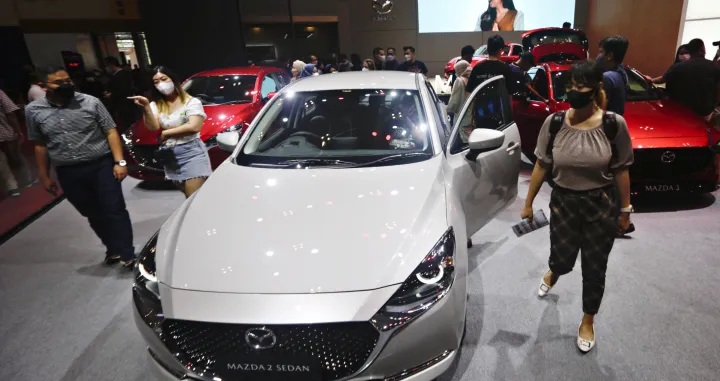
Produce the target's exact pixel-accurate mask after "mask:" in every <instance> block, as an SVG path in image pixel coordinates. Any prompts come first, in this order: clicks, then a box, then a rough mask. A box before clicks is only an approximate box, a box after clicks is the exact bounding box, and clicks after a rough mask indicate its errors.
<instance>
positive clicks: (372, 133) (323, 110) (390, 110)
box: [236, 89, 432, 168]
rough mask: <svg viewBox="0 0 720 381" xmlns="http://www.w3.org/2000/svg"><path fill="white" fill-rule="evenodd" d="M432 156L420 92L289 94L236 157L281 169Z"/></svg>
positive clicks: (249, 163) (383, 162)
mask: <svg viewBox="0 0 720 381" xmlns="http://www.w3.org/2000/svg"><path fill="white" fill-rule="evenodd" d="M431 156H432V145H431V135H430V129H429V128H428V124H427V119H426V118H425V112H424V109H423V104H422V102H421V100H420V94H419V92H418V91H407V90H389V89H377V90H328V91H316V92H288V93H284V94H282V96H279V97H277V98H275V99H273V101H272V104H271V105H270V106H269V108H268V109H267V110H266V111H265V112H264V114H263V115H262V116H261V117H260V119H259V120H258V122H257V125H256V126H255V128H253V130H252V132H251V135H250V137H249V139H248V140H247V143H246V144H245V146H244V147H243V149H242V150H241V151H240V154H239V155H238V157H237V158H236V163H237V164H240V165H246V166H269V167H280V168H306V167H318V166H324V167H346V166H379V165H394V164H405V163H408V162H415V161H421V160H426V159H428V158H429V157H431Z"/></svg>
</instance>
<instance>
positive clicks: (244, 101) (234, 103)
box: [210, 99, 250, 106]
mask: <svg viewBox="0 0 720 381" xmlns="http://www.w3.org/2000/svg"><path fill="white" fill-rule="evenodd" d="M240 103H250V101H248V100H243V99H236V100H234V101H230V102H225V103H213V104H211V105H210V106H225V105H236V104H240Z"/></svg>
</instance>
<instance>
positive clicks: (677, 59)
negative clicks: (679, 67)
mask: <svg viewBox="0 0 720 381" xmlns="http://www.w3.org/2000/svg"><path fill="white" fill-rule="evenodd" d="M683 52H685V53H684V54H690V52H688V49H687V45H680V47H679V48H678V50H677V53H675V63H678V62H680V54H681V53H683Z"/></svg>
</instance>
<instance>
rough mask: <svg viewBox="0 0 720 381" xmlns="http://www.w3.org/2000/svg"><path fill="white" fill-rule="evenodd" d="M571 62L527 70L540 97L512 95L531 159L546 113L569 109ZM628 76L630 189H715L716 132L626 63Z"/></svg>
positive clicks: (547, 114) (717, 135)
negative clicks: (631, 153) (567, 91)
mask: <svg viewBox="0 0 720 381" xmlns="http://www.w3.org/2000/svg"><path fill="white" fill-rule="evenodd" d="M571 66H572V62H562V63H554V62H549V63H544V64H542V65H540V66H539V67H536V68H533V69H532V70H530V71H529V72H528V74H529V75H530V77H531V78H532V85H533V87H534V88H535V90H536V91H537V92H538V94H540V95H541V96H542V98H544V99H540V98H539V97H538V96H537V95H535V94H531V96H530V98H529V99H520V97H519V96H515V97H514V98H515V99H514V100H513V116H514V118H515V122H516V123H517V126H518V128H519V130H520V134H521V137H522V150H523V153H525V155H526V156H527V157H528V158H530V159H531V160H533V161H534V160H535V155H534V154H533V153H534V151H535V145H536V143H537V138H538V134H539V132H540V128H541V127H542V124H543V122H544V121H545V119H546V118H547V117H548V116H549V115H550V114H551V113H554V112H556V111H561V110H567V109H569V108H570V105H569V104H568V103H567V102H566V94H565V84H566V82H567V80H568V70H569V69H570V67H571ZM626 71H627V73H628V77H629V79H630V83H629V85H630V90H629V93H628V102H627V103H626V105H625V115H624V117H625V120H626V121H627V124H628V128H629V132H630V136H631V139H632V143H633V149H634V153H635V163H634V164H633V166H632V167H631V168H630V178H631V181H632V191H633V193H680V192H700V193H704V192H713V191H715V190H716V189H717V183H718V181H717V174H716V170H717V169H716V153H715V152H714V149H717V147H718V143H719V141H720V133H719V132H718V131H717V130H715V129H714V128H712V127H710V125H709V124H708V123H706V122H705V120H704V119H703V118H701V117H700V116H698V115H696V114H695V113H694V112H692V111H690V110H689V109H688V108H687V107H685V106H683V105H681V104H679V103H676V102H673V101H671V100H667V99H664V97H663V95H662V93H661V91H660V90H659V89H657V88H655V86H653V85H652V84H651V83H650V82H648V81H647V80H646V79H645V77H644V76H643V75H642V74H641V73H639V72H638V71H637V70H634V69H632V68H630V67H626Z"/></svg>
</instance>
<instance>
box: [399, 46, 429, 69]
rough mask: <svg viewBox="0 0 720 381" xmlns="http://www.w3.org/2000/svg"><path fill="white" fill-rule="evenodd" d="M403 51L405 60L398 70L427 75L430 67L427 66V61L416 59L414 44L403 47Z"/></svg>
mask: <svg viewBox="0 0 720 381" xmlns="http://www.w3.org/2000/svg"><path fill="white" fill-rule="evenodd" d="M403 51H405V62H403V63H402V64H400V66H398V68H397V70H398V71H410V72H413V73H422V74H423V75H424V76H427V73H428V69H427V66H425V63H424V62H422V61H418V60H416V59H415V48H413V47H412V46H405V47H403Z"/></svg>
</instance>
